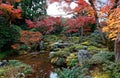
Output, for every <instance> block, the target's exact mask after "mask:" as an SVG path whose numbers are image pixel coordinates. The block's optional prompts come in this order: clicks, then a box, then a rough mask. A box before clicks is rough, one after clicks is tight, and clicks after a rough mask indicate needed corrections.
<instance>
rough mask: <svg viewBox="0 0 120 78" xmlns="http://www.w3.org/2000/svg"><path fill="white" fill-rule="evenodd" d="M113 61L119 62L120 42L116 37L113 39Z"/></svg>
mask: <svg viewBox="0 0 120 78" xmlns="http://www.w3.org/2000/svg"><path fill="white" fill-rule="evenodd" d="M114 51H115V62H116V63H120V42H119V41H118V38H116V40H115V48H114Z"/></svg>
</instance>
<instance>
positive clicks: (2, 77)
mask: <svg viewBox="0 0 120 78" xmlns="http://www.w3.org/2000/svg"><path fill="white" fill-rule="evenodd" d="M21 72H22V73H24V74H25V75H27V74H29V73H30V72H32V68H31V67H30V66H29V65H26V64H24V63H22V62H19V61H17V60H9V62H8V65H6V66H3V67H1V68H0V78H16V76H17V75H18V73H21Z"/></svg>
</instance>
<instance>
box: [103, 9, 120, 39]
mask: <svg viewBox="0 0 120 78" xmlns="http://www.w3.org/2000/svg"><path fill="white" fill-rule="evenodd" d="M119 17H120V7H118V8H116V9H114V10H113V12H112V13H111V14H110V15H109V17H108V20H107V26H105V27H103V32H106V33H107V34H108V38H110V39H111V40H115V39H116V37H117V36H118V32H120V18H119Z"/></svg>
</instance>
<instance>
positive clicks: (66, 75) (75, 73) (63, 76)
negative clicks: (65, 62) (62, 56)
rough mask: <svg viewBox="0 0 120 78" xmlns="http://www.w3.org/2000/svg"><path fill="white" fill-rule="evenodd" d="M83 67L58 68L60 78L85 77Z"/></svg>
mask: <svg viewBox="0 0 120 78" xmlns="http://www.w3.org/2000/svg"><path fill="white" fill-rule="evenodd" d="M80 70H81V68H79V67H72V68H71V69H70V68H62V70H61V69H57V70H56V73H57V76H58V78H83V74H82V72H81V71H80Z"/></svg>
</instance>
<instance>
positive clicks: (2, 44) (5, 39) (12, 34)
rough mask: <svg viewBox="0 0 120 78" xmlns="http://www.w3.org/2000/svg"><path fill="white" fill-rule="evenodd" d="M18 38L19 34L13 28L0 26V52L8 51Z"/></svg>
mask: <svg viewBox="0 0 120 78" xmlns="http://www.w3.org/2000/svg"><path fill="white" fill-rule="evenodd" d="M19 37H20V34H19V32H18V31H17V30H16V29H15V28H14V27H13V26H10V27H9V26H5V25H0V50H1V51H4V50H9V49H11V45H12V44H14V43H16V42H17V41H18V39H19Z"/></svg>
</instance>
